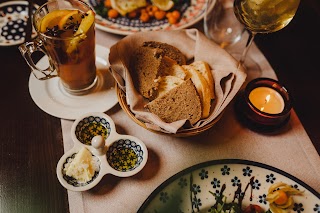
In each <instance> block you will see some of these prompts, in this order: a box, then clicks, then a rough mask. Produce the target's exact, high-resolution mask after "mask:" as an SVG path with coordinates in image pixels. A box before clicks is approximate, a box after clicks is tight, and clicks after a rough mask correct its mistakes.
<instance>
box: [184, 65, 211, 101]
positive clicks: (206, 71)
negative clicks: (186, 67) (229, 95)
mask: <svg viewBox="0 0 320 213" xmlns="http://www.w3.org/2000/svg"><path fill="white" fill-rule="evenodd" d="M190 66H192V67H193V68H195V69H196V70H197V71H199V72H200V73H201V75H202V76H203V77H204V78H205V79H206V81H207V83H208V85H209V88H210V97H211V99H214V98H215V94H214V81H213V76H212V73H211V69H210V66H209V64H208V63H207V62H205V61H194V62H193V63H191V64H190Z"/></svg>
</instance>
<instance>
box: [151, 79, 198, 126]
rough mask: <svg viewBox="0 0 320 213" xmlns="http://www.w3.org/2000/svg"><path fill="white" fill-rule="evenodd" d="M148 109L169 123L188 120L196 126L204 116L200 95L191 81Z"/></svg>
mask: <svg viewBox="0 0 320 213" xmlns="http://www.w3.org/2000/svg"><path fill="white" fill-rule="evenodd" d="M146 108H147V109H149V111H150V112H151V113H153V114H155V115H157V116H158V117H159V118H161V119H162V120H163V121H165V122H167V123H171V122H174V121H178V120H182V119H187V120H189V121H190V123H191V124H195V123H196V122H197V121H199V120H200V118H201V114H202V112H201V102H200V98H199V95H198V93H197V90H196V88H195V86H194V84H193V83H192V81H191V80H190V79H188V80H186V81H183V83H181V84H179V85H178V86H175V87H174V88H173V89H171V90H169V91H168V92H167V93H165V94H164V95H162V96H160V97H158V98H156V99H155V100H153V101H151V102H149V103H148V104H147V105H146Z"/></svg>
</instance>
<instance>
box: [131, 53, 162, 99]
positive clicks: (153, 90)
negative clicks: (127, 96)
mask: <svg viewBox="0 0 320 213" xmlns="http://www.w3.org/2000/svg"><path fill="white" fill-rule="evenodd" d="M165 61H166V59H164V57H163V51H162V50H161V49H158V48H148V47H139V48H137V50H136V51H135V54H134V57H133V59H132V60H131V68H132V69H133V72H131V74H132V77H133V79H134V83H135V87H136V89H137V90H138V91H139V92H140V94H141V95H142V96H143V97H145V98H152V97H155V96H157V89H158V82H157V79H158V78H159V76H163V73H164V71H165V70H166V69H167V68H166V66H167V63H166V62H165Z"/></svg>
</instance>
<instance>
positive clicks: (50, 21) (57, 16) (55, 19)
mask: <svg viewBox="0 0 320 213" xmlns="http://www.w3.org/2000/svg"><path fill="white" fill-rule="evenodd" d="M71 12H72V11H71ZM69 13H70V10H54V11H52V12H50V13H48V14H47V15H45V17H43V19H42V21H41V22H40V26H39V29H40V32H42V33H44V32H46V31H47V28H53V27H54V26H56V25H59V22H60V20H61V17H64V16H66V15H68V14H69Z"/></svg>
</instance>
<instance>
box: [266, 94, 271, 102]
mask: <svg viewBox="0 0 320 213" xmlns="http://www.w3.org/2000/svg"><path fill="white" fill-rule="evenodd" d="M270 97H271V95H270V94H269V95H267V96H266V100H265V103H268V102H269V101H270Z"/></svg>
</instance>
